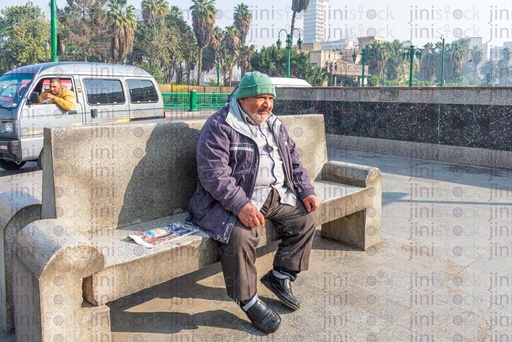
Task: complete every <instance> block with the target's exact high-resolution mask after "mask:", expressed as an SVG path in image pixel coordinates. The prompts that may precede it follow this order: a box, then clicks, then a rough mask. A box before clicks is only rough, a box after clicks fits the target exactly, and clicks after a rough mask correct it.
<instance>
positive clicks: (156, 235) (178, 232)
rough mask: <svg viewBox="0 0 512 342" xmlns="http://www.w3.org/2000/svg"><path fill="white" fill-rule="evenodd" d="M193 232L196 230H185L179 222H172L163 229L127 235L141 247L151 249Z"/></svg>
mask: <svg viewBox="0 0 512 342" xmlns="http://www.w3.org/2000/svg"><path fill="white" fill-rule="evenodd" d="M195 232H196V230H195V229H193V228H187V227H185V226H184V225H183V224H181V223H180V222H174V223H171V224H168V225H166V226H164V227H159V228H154V229H149V230H145V231H143V232H140V233H137V234H132V235H128V237H129V238H130V239H132V240H133V241H135V242H136V243H138V244H139V245H141V246H144V247H147V248H153V247H154V246H155V245H157V244H161V243H167V242H172V241H173V240H176V239H177V238H179V237H182V236H187V235H191V234H194V233H195Z"/></svg>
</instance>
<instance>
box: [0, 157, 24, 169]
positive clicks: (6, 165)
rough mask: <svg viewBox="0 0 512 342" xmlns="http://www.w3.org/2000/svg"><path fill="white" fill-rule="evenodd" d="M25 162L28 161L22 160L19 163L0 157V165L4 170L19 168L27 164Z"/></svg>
mask: <svg viewBox="0 0 512 342" xmlns="http://www.w3.org/2000/svg"><path fill="white" fill-rule="evenodd" d="M25 163H26V162H24V161H22V162H21V163H19V164H18V163H15V162H13V161H10V160H5V159H0V167H1V168H2V169H4V170H18V169H20V168H21V167H22V166H23V165H25Z"/></svg>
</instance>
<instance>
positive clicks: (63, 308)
mask: <svg viewBox="0 0 512 342" xmlns="http://www.w3.org/2000/svg"><path fill="white" fill-rule="evenodd" d="M13 259H14V265H13V269H14V272H13V281H14V284H15V286H14V307H15V325H16V341H44V342H50V341H51V342H54V341H111V340H112V338H111V333H110V308H109V307H108V306H106V305H101V306H93V305H92V304H89V303H87V302H85V301H84V300H83V298H82V284H81V282H82V280H81V279H79V278H76V277H72V276H66V275H65V274H63V275H62V276H57V277H54V279H51V280H48V279H39V280H38V279H37V278H36V277H35V276H34V274H33V272H32V271H31V270H30V269H29V268H28V267H27V266H26V265H25V264H24V262H23V261H21V260H20V259H19V257H18V256H17V255H15V256H14V258H13ZM69 273H71V272H69Z"/></svg>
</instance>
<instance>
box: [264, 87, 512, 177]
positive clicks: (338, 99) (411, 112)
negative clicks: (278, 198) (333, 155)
mask: <svg viewBox="0 0 512 342" xmlns="http://www.w3.org/2000/svg"><path fill="white" fill-rule="evenodd" d="M274 111H275V112H276V113H278V114H291V113H313V112H316V113H323V114H324V116H325V124H326V132H327V133H328V142H329V146H330V147H345V148H349V149H356V150H367V151H370V152H378V153H387V154H395V155H405V156H411V157H419V158H426V159H434V160H457V161H458V162H468V163H471V164H477V165H486V166H496V167H506V168H510V165H512V164H511V161H512V88H507V87H486V88H484V87H482V88H473V87H471V88H469V87H466V88H451V87H450V88H449V87H446V88H438V87H430V88H416V87H413V88H402V87H401V88H339V87H337V88H335V87H314V88H301V89H292V88H287V89H286V88H281V89H278V92H277V100H276V102H275V109H274Z"/></svg>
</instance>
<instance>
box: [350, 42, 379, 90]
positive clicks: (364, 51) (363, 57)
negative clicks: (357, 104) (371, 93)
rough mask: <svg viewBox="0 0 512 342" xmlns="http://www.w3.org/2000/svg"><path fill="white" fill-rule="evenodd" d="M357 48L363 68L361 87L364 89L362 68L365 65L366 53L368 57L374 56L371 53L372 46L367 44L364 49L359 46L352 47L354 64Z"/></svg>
mask: <svg viewBox="0 0 512 342" xmlns="http://www.w3.org/2000/svg"><path fill="white" fill-rule="evenodd" d="M357 48H360V49H361V65H362V66H363V70H362V72H361V87H362V88H364V66H365V65H366V54H367V53H368V55H369V56H370V57H372V56H373V55H374V54H375V51H373V45H372V44H368V45H366V47H364V48H363V47H362V46H361V45H359V44H358V45H356V46H354V49H353V51H354V53H353V54H352V60H353V61H354V63H355V62H356V60H357V54H356V49H357Z"/></svg>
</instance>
